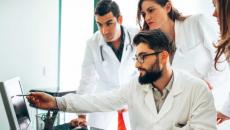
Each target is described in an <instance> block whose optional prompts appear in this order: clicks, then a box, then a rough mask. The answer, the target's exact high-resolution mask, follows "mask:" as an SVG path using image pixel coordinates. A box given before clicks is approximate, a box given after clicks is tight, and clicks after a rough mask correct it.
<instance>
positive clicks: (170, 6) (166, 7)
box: [164, 1, 172, 13]
mask: <svg viewBox="0 0 230 130" xmlns="http://www.w3.org/2000/svg"><path fill="white" fill-rule="evenodd" d="M164 8H165V10H166V11H167V13H169V12H170V11H171V9H172V3H171V1H169V2H167V3H166V4H165V7H164Z"/></svg>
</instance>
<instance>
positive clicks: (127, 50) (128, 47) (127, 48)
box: [121, 28, 134, 63]
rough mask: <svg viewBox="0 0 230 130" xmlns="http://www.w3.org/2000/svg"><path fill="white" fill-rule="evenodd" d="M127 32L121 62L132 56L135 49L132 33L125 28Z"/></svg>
mask: <svg viewBox="0 0 230 130" xmlns="http://www.w3.org/2000/svg"><path fill="white" fill-rule="evenodd" d="M124 32H125V41H124V48H123V53H122V59H121V63H123V62H126V61H127V60H128V59H129V58H130V57H132V55H131V54H133V53H131V52H132V51H134V49H133V47H132V39H131V36H130V34H128V31H127V30H126V29H125V28H124Z"/></svg>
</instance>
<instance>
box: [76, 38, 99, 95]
mask: <svg viewBox="0 0 230 130" xmlns="http://www.w3.org/2000/svg"><path fill="white" fill-rule="evenodd" d="M90 44H91V43H90V41H87V45H86V49H85V55H84V59H83V63H82V67H81V79H80V85H79V87H78V90H77V93H79V94H85V93H93V92H94V90H95V84H96V81H97V73H96V67H95V63H94V57H93V53H92V51H93V50H92V49H94V48H92V47H91V46H90ZM95 49H96V48H95Z"/></svg>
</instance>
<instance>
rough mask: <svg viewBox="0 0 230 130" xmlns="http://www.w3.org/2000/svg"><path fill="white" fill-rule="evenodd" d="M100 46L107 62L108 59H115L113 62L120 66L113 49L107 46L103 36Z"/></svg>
mask: <svg viewBox="0 0 230 130" xmlns="http://www.w3.org/2000/svg"><path fill="white" fill-rule="evenodd" d="M100 46H102V53H103V56H104V58H105V60H106V57H110V58H109V59H113V60H112V61H113V62H114V63H116V64H118V65H119V60H118V59H117V57H116V55H115V54H114V52H113V50H112V48H111V47H110V46H109V45H107V43H106V42H105V40H104V38H103V36H102V35H101V39H100ZM107 60H108V59H107Z"/></svg>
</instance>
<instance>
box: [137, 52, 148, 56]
mask: <svg viewBox="0 0 230 130" xmlns="http://www.w3.org/2000/svg"><path fill="white" fill-rule="evenodd" d="M144 54H147V52H141V53H138V54H137V56H141V55H144Z"/></svg>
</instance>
